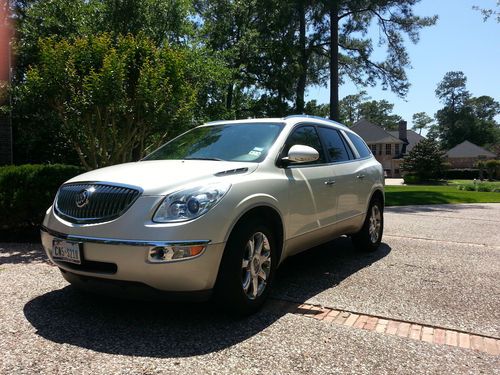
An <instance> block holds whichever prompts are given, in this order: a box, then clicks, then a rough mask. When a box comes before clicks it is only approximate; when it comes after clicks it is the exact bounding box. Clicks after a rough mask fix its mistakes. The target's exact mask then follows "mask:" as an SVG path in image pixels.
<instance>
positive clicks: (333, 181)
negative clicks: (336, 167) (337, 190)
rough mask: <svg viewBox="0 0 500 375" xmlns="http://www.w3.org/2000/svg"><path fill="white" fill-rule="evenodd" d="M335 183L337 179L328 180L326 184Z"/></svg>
mask: <svg viewBox="0 0 500 375" xmlns="http://www.w3.org/2000/svg"><path fill="white" fill-rule="evenodd" d="M334 183H335V180H326V181H325V185H333V184H334Z"/></svg>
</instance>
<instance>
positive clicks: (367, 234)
mask: <svg viewBox="0 0 500 375" xmlns="http://www.w3.org/2000/svg"><path fill="white" fill-rule="evenodd" d="M383 233H384V204H383V203H382V201H381V200H380V199H377V198H373V199H372V200H371V202H370V206H369V207H368V212H367V213H366V218H365V222H364V223H363V227H362V228H361V230H360V231H359V232H358V233H356V234H354V235H352V236H351V238H352V243H353V245H354V247H355V248H356V250H358V251H362V252H372V251H375V250H377V249H378V247H379V246H380V243H381V242H382V234H383Z"/></svg>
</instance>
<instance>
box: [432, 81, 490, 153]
mask: <svg viewBox="0 0 500 375" xmlns="http://www.w3.org/2000/svg"><path fill="white" fill-rule="evenodd" d="M466 82H467V77H466V76H465V75H464V74H463V73H462V72H448V73H446V74H445V76H444V78H443V80H442V81H441V82H440V83H439V84H438V87H437V89H436V96H437V97H438V98H439V99H440V100H441V102H442V103H443V104H444V107H443V108H442V109H440V110H439V111H437V113H436V116H435V117H436V120H437V126H436V128H435V129H434V133H435V134H437V136H438V137H439V139H440V140H441V143H442V145H443V147H444V148H446V149H450V148H452V147H454V146H456V145H457V144H459V143H461V142H463V141H465V140H468V141H470V142H472V143H475V144H478V145H480V146H485V145H492V144H495V143H497V142H498V141H500V124H498V123H497V122H496V121H495V116H497V115H498V114H500V105H499V103H498V102H496V101H495V100H494V99H493V98H492V97H489V96H486V95H483V96H480V97H472V96H471V94H470V93H469V91H468V90H467V87H466Z"/></svg>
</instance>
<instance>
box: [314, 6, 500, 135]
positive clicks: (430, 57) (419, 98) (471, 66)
mask: <svg viewBox="0 0 500 375" xmlns="http://www.w3.org/2000/svg"><path fill="white" fill-rule="evenodd" d="M473 5H479V6H480V7H484V8H495V7H496V0H422V1H421V2H420V3H419V4H417V5H416V6H415V14H417V15H420V16H431V15H434V14H437V15H438V16H439V20H438V23H437V24H436V25H435V26H433V27H429V28H426V29H424V30H423V31H422V32H421V33H420V41H419V43H418V44H416V45H414V44H412V43H411V42H408V44H407V48H408V53H409V55H410V59H411V63H412V69H411V70H408V71H407V74H408V78H409V81H410V83H411V87H410V91H409V93H408V95H407V97H406V98H405V99H401V98H398V97H397V96H396V95H394V94H393V93H391V92H390V91H383V90H382V89H381V87H380V86H377V87H374V88H370V87H367V88H363V87H359V88H357V87H356V86H354V85H353V84H352V83H350V82H346V84H344V85H343V86H341V87H340V97H341V98H342V97H344V96H346V95H349V94H355V93H357V92H358V91H360V90H365V91H367V92H368V95H369V96H370V97H371V98H372V99H375V100H381V99H386V100H388V101H389V102H391V103H394V111H393V112H394V113H395V114H398V115H400V116H402V117H403V118H404V119H405V120H406V121H408V125H409V127H410V126H411V121H412V115H413V114H414V113H416V112H422V111H423V112H427V114H429V115H430V116H434V114H435V113H436V111H437V110H438V109H440V108H441V107H442V105H441V104H440V103H439V101H438V100H437V98H436V97H435V95H434V90H435V89H436V86H437V84H438V82H439V81H441V79H442V78H443V76H444V74H445V73H446V72H448V71H457V70H460V71H463V72H464V73H465V75H466V76H467V88H468V89H469V91H470V92H471V93H472V95H474V96H480V95H489V96H492V97H493V98H495V99H496V100H497V101H500V23H496V21H495V20H494V19H489V20H488V21H487V22H483V18H482V15H481V14H480V13H479V12H478V11H476V10H473V9H472V6H473ZM377 37H378V34H376V35H375V36H374V40H376V39H377ZM307 98H308V99H309V100H311V99H316V100H317V101H318V103H328V102H329V91H328V88H326V87H311V88H309V90H308V92H307Z"/></svg>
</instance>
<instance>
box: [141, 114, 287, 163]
mask: <svg viewBox="0 0 500 375" xmlns="http://www.w3.org/2000/svg"><path fill="white" fill-rule="evenodd" d="M282 128H283V124H266V123H253V124H225V125H224V124H222V125H213V126H203V127H198V128H194V129H192V130H190V131H188V132H186V133H184V134H182V135H180V136H178V137H177V138H174V139H173V140H171V141H170V142H168V143H166V144H164V145H163V146H161V147H160V148H159V149H157V150H156V151H153V152H152V153H151V154H149V155H148V156H146V157H145V158H144V159H143V160H170V159H177V160H182V159H184V160H189V159H193V160H225V161H246V162H261V161H262V160H264V158H265V157H266V155H267V152H268V150H269V148H270V147H271V145H272V144H273V143H274V141H275V140H276V138H277V137H278V134H279V133H280V132H281V129H282Z"/></svg>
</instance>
